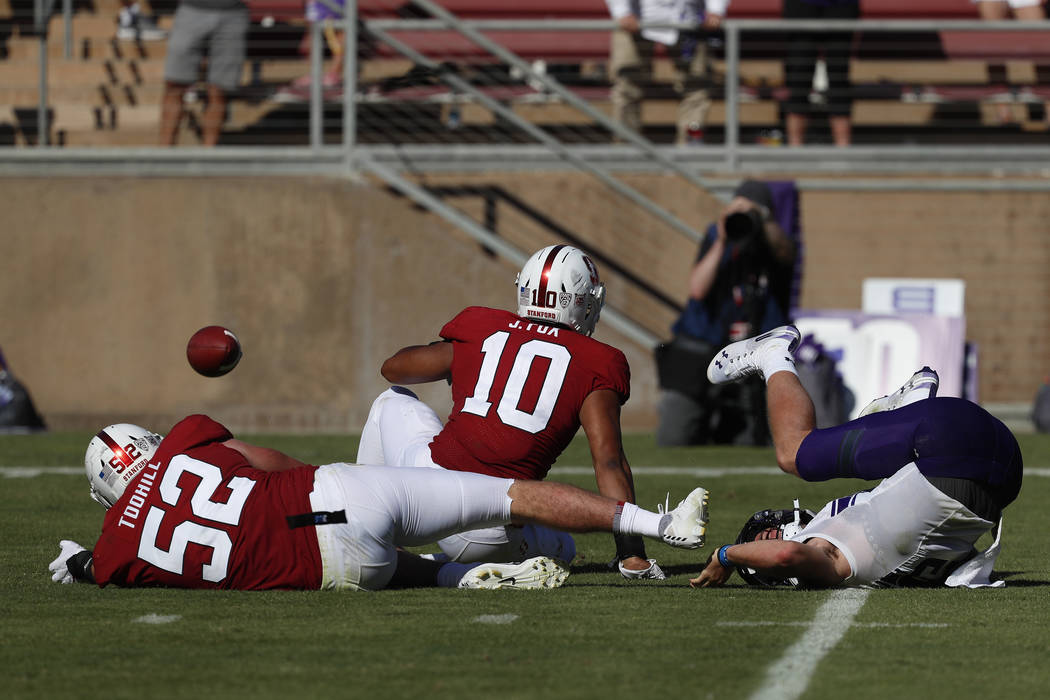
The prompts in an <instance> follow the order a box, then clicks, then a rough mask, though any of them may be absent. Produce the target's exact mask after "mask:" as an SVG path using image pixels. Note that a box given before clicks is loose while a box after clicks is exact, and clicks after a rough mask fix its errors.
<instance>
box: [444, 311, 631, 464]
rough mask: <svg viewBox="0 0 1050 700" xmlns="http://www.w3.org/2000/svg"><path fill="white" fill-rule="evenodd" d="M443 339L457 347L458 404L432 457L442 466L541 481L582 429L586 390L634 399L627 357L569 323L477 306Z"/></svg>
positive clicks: (455, 382)
mask: <svg viewBox="0 0 1050 700" xmlns="http://www.w3.org/2000/svg"><path fill="white" fill-rule="evenodd" d="M441 337H442V338H445V339H446V340H449V341H451V342H452V346H453V358H452V400H453V406H452V412H451V413H450V414H449V417H448V421H447V422H446V424H445V427H444V429H443V430H442V431H441V432H440V433H438V435H437V436H436V437H435V438H434V440H433V442H431V443H430V454H431V457H432V458H433V460H434V461H435V462H436V463H437V464H440V465H441V466H443V467H445V468H446V469H454V470H458V471H470V472H478V473H481V474H491V475H494V476H501V477H511V478H516V479H542V478H543V477H544V476H546V474H547V471H548V470H549V469H550V467H551V464H553V463H554V460H555V459H557V457H558V455H559V454H561V452H562V450H564V449H565V446H566V445H568V444H569V441H570V440H572V438H573V436H574V435H575V434H576V431H577V430H578V429H579V427H580V407H581V406H582V405H583V400H584V399H585V398H587V395H588V394H590V393H591V392H592V391H597V390H599V389H609V390H611V391H614V392H616V394H617V395H618V396H619V398H620V403H621V404H623V403H624V402H626V401H627V399H628V397H629V396H630V385H631V377H630V369H629V368H628V366H627V358H625V357H624V355H623V353H622V352H620V351H619V350H617V349H616V348H613V347H611V346H609V345H606V344H605V343H602V342H599V341H597V340H594V339H593V338H589V337H587V336H585V335H581V334H579V333H576V332H574V331H571V330H569V329H567V328H563V327H559V326H548V325H544V324H542V323H537V322H535V321H530V320H528V319H524V318H521V317H519V316H517V315H515V314H512V313H509V312H507V311H502V310H498V309H488V308H484V307H479V306H472V307H469V308H467V309H464V310H463V311H461V312H460V313H459V314H458V315H457V316H456V317H455V318H453V319H452V320H451V321H449V322H448V323H447V324H445V326H444V328H442V329H441Z"/></svg>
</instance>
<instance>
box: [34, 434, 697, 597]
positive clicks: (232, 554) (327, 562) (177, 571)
mask: <svg viewBox="0 0 1050 700" xmlns="http://www.w3.org/2000/svg"><path fill="white" fill-rule="evenodd" d="M84 464H85V468H86V469H87V475H88V481H89V482H90V484H91V495H92V497H93V498H94V499H95V500H96V501H98V502H99V503H101V504H102V505H103V506H105V507H106V508H107V509H108V512H107V513H106V517H105V520H104V521H103V525H102V534H101V536H100V537H99V539H98V541H97V542H96V544H95V548H94V552H90V551H86V550H84V548H83V547H81V546H80V545H78V544H76V543H75V542H71V541H68V540H63V542H62V543H61V545H60V546H61V548H62V552H61V554H60V555H59V557H58V558H57V559H55V561H53V562H51V564H50V567H49V568H50V570H51V572H52V574H53V576H52V578H53V580H55V581H60V582H62V583H71V582H73V581H86V582H93V583H97V584H98V585H100V586H105V585H107V584H111V583H112V584H115V585H119V586H170V587H177V588H235V589H266V588H290V589H328V588H349V589H362V590H373V591H374V590H379V589H381V588H386V587H388V586H398V587H407V586H435V585H437V586H445V587H456V586H458V587H461V588H548V587H555V586H559V585H561V583H562V582H563V581H564V580H565V577H566V576H567V575H568V570H567V569H565V568H564V567H563V566H562V565H561V564H559V563H557V562H555V561H553V560H552V559H549V558H545V557H533V558H530V559H529V560H527V561H525V562H523V563H521V564H518V565H507V564H482V565H480V566H479V565H477V564H462V563H441V562H434V561H430V560H426V559H423V558H420V557H417V556H415V555H412V554H409V553H407V552H404V551H401V550H399V549H398V548H399V547H402V546H405V547H408V546H415V545H423V544H428V543H432V542H435V541H436V540H438V539H440V538H442V537H446V536H448V535H449V534H451V533H453V532H457V531H459V530H463V529H466V528H474V527H487V526H493V525H506V524H507V523H510V522H515V523H540V524H543V525H546V526H550V527H556V528H559V529H562V530H569V531H573V532H592V531H606V532H617V533H625V534H631V535H644V536H648V537H653V538H658V539H662V540H663V541H664V542H666V543H667V544H669V545H671V546H674V547H685V548H696V547H700V546H702V545H703V542H704V532H705V529H706V522H707V493H706V492H705V491H704V489H701V488H697V489H695V490H694V491H693V492H692V493H690V494H689V496H688V497H687V498H686V499H684V500H683V501H682V502H681V503H680V504H679V505H678V507H677V508H675V509H674V510H673V511H672V512H670V513H653V512H651V511H646V510H642V509H641V508H638V507H636V506H634V505H632V504H629V503H628V504H624V503H622V502H621V503H618V502H616V501H614V500H612V499H609V498H604V497H602V496H599V495H598V494H595V493H591V492H588V491H584V490H583V489H579V488H576V487H574V486H569V485H568V484H557V483H543V482H535V481H516V480H513V479H498V478H495V477H489V476H483V475H480V474H467V473H461V472H452V471H443V470H437V469H403V468H395V467H370V466H357V465H349V464H329V465H325V466H320V467H317V466H310V465H307V464H304V463H302V462H300V461H298V460H296V459H294V458H292V457H289V456H288V455H285V454H283V453H281V452H278V451H276V450H272V449H269V448H264V447H257V446H253V445H248V444H246V443H244V442H241V441H240V440H235V439H233V435H231V434H230V432H229V431H228V430H226V428H224V427H223V426H222V425H220V424H219V423H216V422H215V421H213V420H211V419H210V418H208V417H207V416H201V415H195V416H189V417H188V418H185V419H183V420H182V421H180V422H179V423H177V424H176V425H175V426H174V427H173V428H172V429H171V432H170V433H169V434H168V435H167V437H164V438H161V437H160V436H159V435H155V434H154V433H151V432H150V431H148V430H146V429H144V428H140V427H138V426H134V425H129V424H119V425H114V426H109V427H107V428H104V429H103V430H102V431H101V432H99V434H98V435H97V436H96V437H95V438H93V439H92V440H91V443H90V444H89V446H88V450H87V453H86V455H85V458H84Z"/></svg>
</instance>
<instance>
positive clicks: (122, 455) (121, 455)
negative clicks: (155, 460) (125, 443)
mask: <svg viewBox="0 0 1050 700" xmlns="http://www.w3.org/2000/svg"><path fill="white" fill-rule="evenodd" d="M98 439H99V440H101V441H102V442H104V443H106V447H108V448H109V449H110V451H111V452H113V456H114V457H116V458H117V459H118V460H120V463H121V464H123V465H124V466H125V467H130V466H131V465H132V464H134V463H135V460H133V459H132V458H131V456H130V455H128V453H127V452H125V451H124V448H123V447H121V446H120V445H118V444H117V441H116V440H114V439H113V438H111V437H110V436H109V433H107V432H106V431H105V430H103V431H102V432H100V433H99V434H98Z"/></svg>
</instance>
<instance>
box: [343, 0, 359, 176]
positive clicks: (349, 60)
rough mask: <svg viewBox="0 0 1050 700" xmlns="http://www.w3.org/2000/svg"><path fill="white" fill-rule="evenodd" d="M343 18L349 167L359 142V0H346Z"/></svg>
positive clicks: (345, 135) (345, 145)
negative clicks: (355, 146)
mask: <svg viewBox="0 0 1050 700" xmlns="http://www.w3.org/2000/svg"><path fill="white" fill-rule="evenodd" d="M344 7H345V9H344V11H345V12H346V16H345V17H344V18H343V21H344V23H345V25H346V26H345V28H344V31H343V34H344V35H345V37H344V42H345V43H344V44H343V46H344V49H343V159H344V161H345V162H346V166H347V168H348V169H349V168H350V166H351V163H352V161H353V157H354V145H355V144H356V142H357V0H346V3H345V6H344Z"/></svg>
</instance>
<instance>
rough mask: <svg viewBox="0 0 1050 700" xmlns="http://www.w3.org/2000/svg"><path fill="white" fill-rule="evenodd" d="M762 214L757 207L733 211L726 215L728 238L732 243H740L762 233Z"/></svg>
mask: <svg viewBox="0 0 1050 700" xmlns="http://www.w3.org/2000/svg"><path fill="white" fill-rule="evenodd" d="M763 225H764V224H763V221H762V215H761V214H759V213H758V211H757V210H755V209H748V210H747V211H738V212H733V213H732V214H730V215H729V216H727V217H726V238H728V239H729V241H730V242H731V243H740V242H743V241H746V240H749V239H751V238H755V237H757V236H759V235H761V233H762V229H763Z"/></svg>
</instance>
